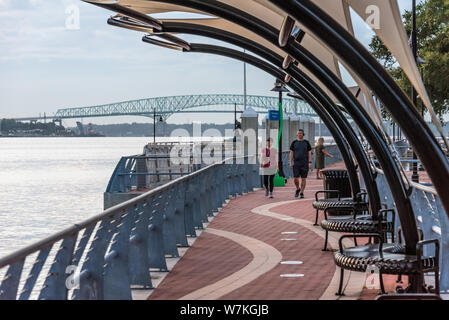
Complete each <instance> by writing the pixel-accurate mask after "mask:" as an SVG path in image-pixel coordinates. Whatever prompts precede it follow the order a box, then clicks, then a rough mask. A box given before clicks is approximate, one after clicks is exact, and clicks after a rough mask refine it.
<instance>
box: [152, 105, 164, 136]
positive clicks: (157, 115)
mask: <svg viewBox="0 0 449 320" xmlns="http://www.w3.org/2000/svg"><path fill="white" fill-rule="evenodd" d="M156 117H160V118H159V122H164V119H162V116H161V115H159V114H156V109H154V110H153V144H156Z"/></svg>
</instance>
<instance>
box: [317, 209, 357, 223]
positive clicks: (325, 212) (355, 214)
mask: <svg viewBox="0 0 449 320" xmlns="http://www.w3.org/2000/svg"><path fill="white" fill-rule="evenodd" d="M331 210H342V211H350V212H353V213H354V219H355V217H356V216H357V211H356V210H355V208H354V207H352V206H351V207H349V206H348V207H338V208H333V207H329V208H326V209H324V219H326V220H327V211H331Z"/></svg>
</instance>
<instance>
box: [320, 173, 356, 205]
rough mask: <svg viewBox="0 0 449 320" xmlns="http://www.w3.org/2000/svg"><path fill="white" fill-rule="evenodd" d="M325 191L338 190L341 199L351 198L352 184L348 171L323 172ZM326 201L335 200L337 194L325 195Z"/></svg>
mask: <svg viewBox="0 0 449 320" xmlns="http://www.w3.org/2000/svg"><path fill="white" fill-rule="evenodd" d="M321 173H322V174H323V176H324V179H323V187H324V190H338V191H340V197H341V198H345V197H351V195H352V194H351V184H350V183H349V176H348V171H346V170H331V169H326V170H322V171H321ZM324 196H325V199H329V198H335V194H325V195H324Z"/></svg>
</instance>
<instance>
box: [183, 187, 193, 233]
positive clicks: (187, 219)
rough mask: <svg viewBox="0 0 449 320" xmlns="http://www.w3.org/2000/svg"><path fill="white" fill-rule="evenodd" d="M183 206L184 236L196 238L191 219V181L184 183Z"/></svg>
mask: <svg viewBox="0 0 449 320" xmlns="http://www.w3.org/2000/svg"><path fill="white" fill-rule="evenodd" d="M185 184H186V185H185V188H184V190H185V197H184V199H185V204H184V226H185V230H186V234H187V235H189V236H191V237H196V231H195V223H194V217H193V201H194V199H193V197H194V195H193V194H194V190H193V182H192V179H189V180H187V181H186V182H185Z"/></svg>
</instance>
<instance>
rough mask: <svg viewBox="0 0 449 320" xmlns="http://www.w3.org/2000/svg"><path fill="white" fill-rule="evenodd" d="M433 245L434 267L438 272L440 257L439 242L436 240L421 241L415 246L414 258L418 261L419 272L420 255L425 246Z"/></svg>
mask: <svg viewBox="0 0 449 320" xmlns="http://www.w3.org/2000/svg"><path fill="white" fill-rule="evenodd" d="M429 244H433V245H434V246H435V267H436V268H437V270H438V267H439V257H440V242H439V241H438V239H429V240H421V241H419V242H418V243H417V244H416V258H417V259H418V268H419V271H421V272H422V271H423V265H422V253H423V247H424V246H425V245H429Z"/></svg>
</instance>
